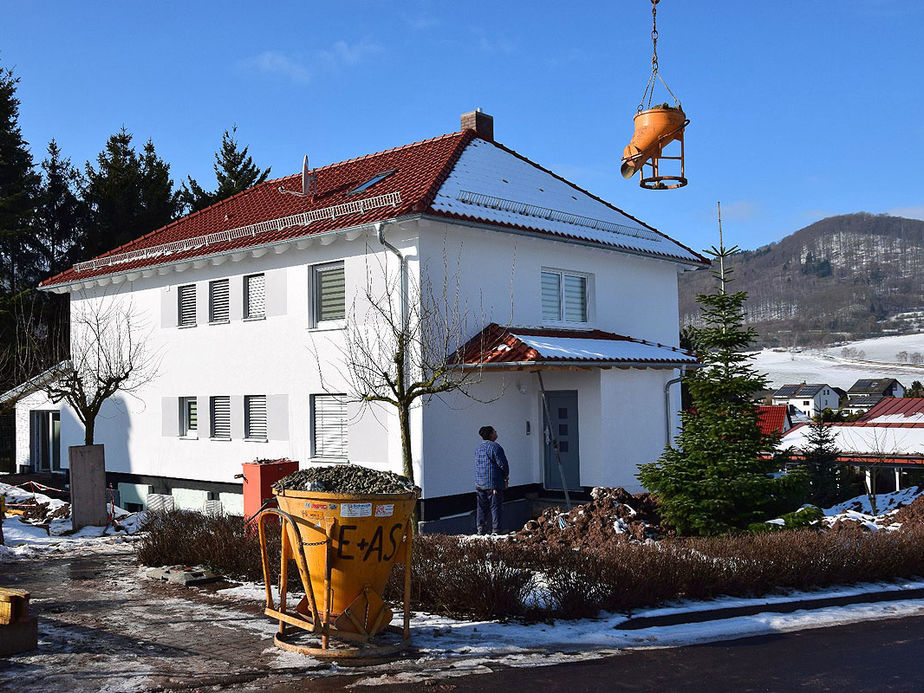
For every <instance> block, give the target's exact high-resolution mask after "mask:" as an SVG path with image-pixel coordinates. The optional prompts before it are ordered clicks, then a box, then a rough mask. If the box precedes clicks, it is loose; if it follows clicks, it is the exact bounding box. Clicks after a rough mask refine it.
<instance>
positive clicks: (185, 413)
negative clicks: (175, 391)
mask: <svg viewBox="0 0 924 693" xmlns="http://www.w3.org/2000/svg"><path fill="white" fill-rule="evenodd" d="M193 402H195V404H196V428H194V429H190V428H189V405H190V404H191V403H193ZM180 438H184V439H187V440H198V438H199V400H198V398H197V397H180Z"/></svg>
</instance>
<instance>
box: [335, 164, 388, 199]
mask: <svg viewBox="0 0 924 693" xmlns="http://www.w3.org/2000/svg"><path fill="white" fill-rule="evenodd" d="M397 171H398V169H396V168H393V169H391V170H390V171H382V172H381V173H376V174H375V175H374V176H372V178H370V179H369V180H367V181H366V182H365V183H363V184H362V185H357V186H356V187H355V188H353V189H352V190H350V192H348V193H347V195H358V194H359V193H361V192H366V190H368V189H369V188H371V187H372V186H373V185H375V184H376V183H378V182H380V181H383V180H385V179H386V178H388V176H390V175H391V174H392V173H396V172H397Z"/></svg>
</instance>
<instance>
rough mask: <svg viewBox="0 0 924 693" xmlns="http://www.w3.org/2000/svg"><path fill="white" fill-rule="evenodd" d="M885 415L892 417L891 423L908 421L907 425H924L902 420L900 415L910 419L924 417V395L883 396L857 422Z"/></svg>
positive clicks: (896, 423)
mask: <svg viewBox="0 0 924 693" xmlns="http://www.w3.org/2000/svg"><path fill="white" fill-rule="evenodd" d="M916 415H917V416H916ZM884 416H888V417H891V418H892V421H891V423H892V424H894V425H896V426H899V425H901V424H902V423H906V424H907V425H922V424H921V423H917V422H915V421H907V422H902V421H901V418H900V417H905V418H908V419H911V418H912V417H913V418H915V419H921V418H924V397H883V398H882V399H881V400H879V402H878V403H877V404H876V405H875V406H873V407H872V408H870V410H869V411H867V412H866V413H865V414H863V416H861V417H860V418H859V419H857V422H858V423H863V422H867V421H873V420H874V419H881V418H882V417H884ZM877 423H878V422H877Z"/></svg>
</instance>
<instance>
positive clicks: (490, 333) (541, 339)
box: [461, 323, 697, 365]
mask: <svg viewBox="0 0 924 693" xmlns="http://www.w3.org/2000/svg"><path fill="white" fill-rule="evenodd" d="M461 361H462V363H465V364H488V363H493V364H523V363H530V362H533V363H540V362H548V361H554V362H562V363H569V362H587V363H591V362H592V363H600V362H605V363H613V362H619V363H622V362H627V363H628V362H634V363H647V364H652V365H654V364H658V365H684V364H690V365H695V364H696V363H697V361H696V357H694V356H693V355H691V354H689V353H687V352H685V351H683V350H682V349H679V348H677V347H671V346H666V345H664V344H655V343H652V342H647V341H645V340H642V339H634V338H632V337H626V336H625V335H619V334H615V333H613V332H604V331H602V330H568V329H553V328H524V327H510V328H505V327H501V326H500V325H498V324H496V323H491V324H490V325H488V326H487V327H485V328H484V329H483V330H482V331H481V332H480V333H478V334H477V335H475V337H473V338H472V339H471V340H469V342H468V343H467V344H466V345H465V347H463V349H462V358H461Z"/></svg>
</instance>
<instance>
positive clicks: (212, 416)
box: [209, 395, 234, 440]
mask: <svg viewBox="0 0 924 693" xmlns="http://www.w3.org/2000/svg"><path fill="white" fill-rule="evenodd" d="M219 399H221V400H225V401H227V403H228V435H226V436H224V435H221V436H220V435H216V434H215V403H216V401H217V400H219ZM233 419H234V417H233V416H232V415H231V397H230V396H229V395H213V396H211V397H209V439H210V440H231V435H232V433H233V431H232V430H231V427H232V426H233Z"/></svg>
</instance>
